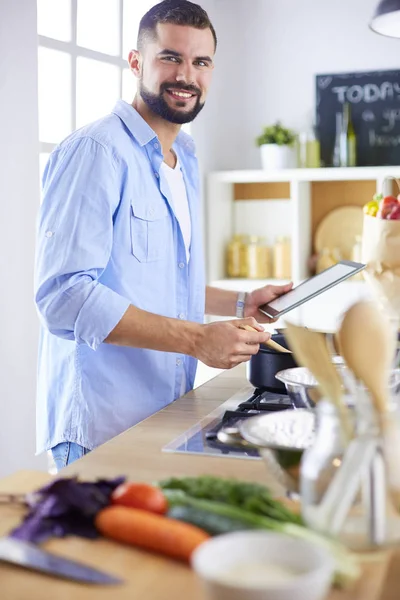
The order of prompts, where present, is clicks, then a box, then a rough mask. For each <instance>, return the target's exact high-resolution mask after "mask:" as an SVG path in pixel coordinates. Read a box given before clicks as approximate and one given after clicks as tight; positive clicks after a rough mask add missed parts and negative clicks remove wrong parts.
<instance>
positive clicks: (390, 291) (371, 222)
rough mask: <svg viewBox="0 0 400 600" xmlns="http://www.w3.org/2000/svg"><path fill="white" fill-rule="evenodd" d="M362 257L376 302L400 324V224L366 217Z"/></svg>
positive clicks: (365, 275) (365, 273)
mask: <svg viewBox="0 0 400 600" xmlns="http://www.w3.org/2000/svg"><path fill="white" fill-rule="evenodd" d="M361 256H362V261H363V262H364V263H366V265H367V266H366V268H365V269H364V271H363V273H364V278H365V279H366V281H367V282H368V284H369V285H370V286H371V288H372V291H373V294H374V295H375V297H376V299H377V300H378V302H379V303H380V304H381V306H382V308H383V309H384V310H385V311H387V312H388V313H389V315H388V316H391V317H393V318H395V319H399V320H400V221H388V220H386V219H380V218H379V217H370V216H369V215H364V224H363V234H362V249H361Z"/></svg>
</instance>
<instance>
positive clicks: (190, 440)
mask: <svg viewBox="0 0 400 600" xmlns="http://www.w3.org/2000/svg"><path fill="white" fill-rule="evenodd" d="M288 408H292V404H291V402H290V400H289V398H288V396H287V395H286V394H285V393H281V392H274V391H270V390H267V389H255V390H254V389H252V388H249V387H247V388H245V389H243V390H241V391H240V392H238V393H237V394H235V395H234V396H232V397H231V398H230V399H229V400H227V401H226V402H224V404H222V405H221V406H219V407H218V408H217V409H216V410H214V411H213V412H212V413H210V414H209V415H207V417H205V418H204V419H202V420H201V421H200V422H199V423H196V425H194V426H193V427H191V428H190V429H188V430H187V431H185V432H184V433H183V434H182V435H180V436H179V437H178V438H176V439H175V440H173V441H172V442H170V443H169V444H167V446H165V447H164V448H163V451H164V452H179V453H189V454H202V455H203V456H204V455H209V456H213V455H214V456H215V455H217V456H226V457H231V458H253V459H254V458H256V459H257V458H259V454H258V452H257V450H254V449H242V448H237V447H231V446H228V445H226V444H223V443H221V442H220V441H219V440H218V437H217V435H218V432H219V431H220V430H221V429H224V428H226V427H234V426H236V427H237V426H238V423H239V422H240V421H242V420H243V419H247V418H249V417H253V416H255V415H259V414H262V413H265V412H273V411H277V410H286V409H288Z"/></svg>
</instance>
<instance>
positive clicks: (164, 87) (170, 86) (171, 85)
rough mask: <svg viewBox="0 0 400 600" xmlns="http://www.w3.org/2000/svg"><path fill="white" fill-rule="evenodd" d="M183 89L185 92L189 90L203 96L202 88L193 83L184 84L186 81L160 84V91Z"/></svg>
mask: <svg viewBox="0 0 400 600" xmlns="http://www.w3.org/2000/svg"><path fill="white" fill-rule="evenodd" d="M171 89H175V90H182V91H184V92H189V93H191V94H197V96H201V90H200V89H199V88H198V87H196V86H195V85H192V84H188V85H186V84H184V83H162V84H161V85H160V91H161V92H164V91H165V90H171Z"/></svg>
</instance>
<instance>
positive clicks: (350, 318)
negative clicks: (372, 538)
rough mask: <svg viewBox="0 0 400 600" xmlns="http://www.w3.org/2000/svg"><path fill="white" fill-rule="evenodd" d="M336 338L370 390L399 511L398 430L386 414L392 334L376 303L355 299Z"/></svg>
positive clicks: (399, 458) (393, 495) (399, 459)
mask: <svg viewBox="0 0 400 600" xmlns="http://www.w3.org/2000/svg"><path fill="white" fill-rule="evenodd" d="M338 338H339V346H340V350H341V354H342V356H343V358H344V359H345V361H346V363H347V365H348V366H349V368H350V369H351V370H352V371H353V373H354V375H355V376H356V378H357V379H359V380H361V381H362V382H363V383H364V385H365V387H366V388H367V389H368V390H369V392H370V394H371V398H372V401H373V403H374V406H375V409H376V411H377V412H378V415H379V421H380V428H381V431H382V435H383V446H384V457H385V462H386V466H387V473H388V479H389V489H390V493H391V496H392V499H393V500H394V504H395V507H396V509H397V511H398V512H400V430H399V424H398V422H397V419H396V417H395V418H393V419H390V418H388V411H389V405H388V404H389V401H388V400H389V399H388V381H389V373H390V367H391V365H392V361H393V358H394V355H395V349H396V340H395V336H394V334H393V332H392V331H391V329H390V326H389V322H388V321H387V320H386V319H385V318H384V316H383V315H382V313H381V312H380V311H379V309H378V307H377V305H376V304H374V303H372V302H358V303H357V304H354V305H353V306H352V307H351V308H350V309H349V310H348V311H347V312H346V314H345V316H344V318H343V321H342V324H341V326H340V329H339V336H338Z"/></svg>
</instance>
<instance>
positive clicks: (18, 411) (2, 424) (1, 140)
mask: <svg viewBox="0 0 400 600" xmlns="http://www.w3.org/2000/svg"><path fill="white" fill-rule="evenodd" d="M38 177H39V165H38V123H37V38H36V2H34V1H33V0H18V1H17V2H16V1H15V0H1V2H0V285H1V293H0V382H1V387H0V389H1V397H0V476H3V475H6V474H8V473H12V472H14V471H16V470H18V469H22V468H24V469H26V468H45V467H46V460H45V457H43V456H42V457H40V458H35V456H34V452H35V391H36V390H35V387H36V349H37V335H38V321H37V317H36V312H35V308H34V304H33V257H34V233H35V231H34V228H35V218H36V212H37V208H38V206H39V187H38V182H39V180H38Z"/></svg>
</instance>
